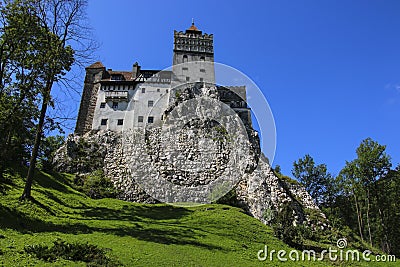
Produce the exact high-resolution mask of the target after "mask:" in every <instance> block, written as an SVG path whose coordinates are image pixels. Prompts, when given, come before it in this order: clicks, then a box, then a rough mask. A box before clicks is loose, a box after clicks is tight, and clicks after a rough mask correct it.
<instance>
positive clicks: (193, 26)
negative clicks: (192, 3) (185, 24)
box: [187, 18, 201, 32]
mask: <svg viewBox="0 0 400 267" xmlns="http://www.w3.org/2000/svg"><path fill="white" fill-rule="evenodd" d="M187 31H194V32H201V31H200V30H199V29H198V28H197V27H196V26H195V25H194V18H192V26H190V28H189V29H187Z"/></svg>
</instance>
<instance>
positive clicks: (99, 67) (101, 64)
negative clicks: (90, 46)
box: [86, 61, 105, 69]
mask: <svg viewBox="0 0 400 267" xmlns="http://www.w3.org/2000/svg"><path fill="white" fill-rule="evenodd" d="M86 68H87V69H101V68H105V67H104V65H103V63H101V62H100V61H97V62H96V63H93V64H92V65H90V66H89V67H86Z"/></svg>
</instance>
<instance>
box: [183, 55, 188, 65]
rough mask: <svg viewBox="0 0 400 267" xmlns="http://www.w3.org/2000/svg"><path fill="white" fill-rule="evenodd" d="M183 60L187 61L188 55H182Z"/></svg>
mask: <svg viewBox="0 0 400 267" xmlns="http://www.w3.org/2000/svg"><path fill="white" fill-rule="evenodd" d="M185 62H188V56H187V55H184V56H183V63H185Z"/></svg>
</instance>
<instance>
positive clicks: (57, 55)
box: [15, 0, 88, 199]
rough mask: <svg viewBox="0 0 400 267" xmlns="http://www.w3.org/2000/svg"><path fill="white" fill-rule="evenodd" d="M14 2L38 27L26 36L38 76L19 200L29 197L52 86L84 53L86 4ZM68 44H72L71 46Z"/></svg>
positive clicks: (49, 0)
mask: <svg viewBox="0 0 400 267" xmlns="http://www.w3.org/2000/svg"><path fill="white" fill-rule="evenodd" d="M15 2H18V4H20V5H23V6H24V5H28V6H31V7H32V8H31V9H29V12H28V13H27V14H26V16H32V17H34V18H36V19H37V20H38V23H37V25H36V26H35V27H37V28H38V29H39V30H38V32H37V33H36V34H35V35H34V36H30V38H31V39H32V40H36V46H37V47H38V49H37V54H36V57H35V60H36V63H37V65H35V68H34V69H35V70H36V71H38V72H39V74H40V75H39V78H40V79H38V81H39V86H38V88H39V96H40V105H39V109H40V113H39V117H38V120H37V125H36V133H35V141H34V144H33V147H32V153H31V158H30V161H29V170H28V175H27V178H26V184H25V188H24V192H23V194H22V196H21V199H30V198H31V187H32V182H33V176H34V171H35V167H36V160H37V157H38V155H39V148H40V143H41V140H42V138H43V129H44V126H45V121H46V113H47V109H48V107H49V106H53V105H54V102H53V99H52V97H51V91H52V88H53V85H54V84H55V83H56V82H59V81H61V80H62V79H63V78H64V77H65V75H66V73H67V72H68V71H69V70H70V68H71V66H72V64H73V63H74V61H75V59H76V58H77V57H80V56H82V55H84V53H83V54H82V53H80V52H82V50H80V49H79V48H82V46H80V45H81V44H82V43H84V40H85V38H83V36H82V35H81V34H82V29H83V27H82V26H81V25H82V24H81V22H82V19H84V18H85V17H84V14H83V11H84V9H85V6H86V5H87V1H86V0H69V1H63V0H25V1H22V0H21V1H15ZM71 45H74V47H75V49H73V48H72V46H71ZM83 48H85V47H83ZM86 48H87V47H86ZM83 51H88V50H83ZM76 52H78V53H76ZM37 66H39V68H37Z"/></svg>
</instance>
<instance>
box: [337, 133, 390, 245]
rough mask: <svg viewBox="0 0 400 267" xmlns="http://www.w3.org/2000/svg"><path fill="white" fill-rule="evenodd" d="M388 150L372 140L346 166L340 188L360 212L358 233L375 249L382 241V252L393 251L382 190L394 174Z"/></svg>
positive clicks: (364, 144)
mask: <svg viewBox="0 0 400 267" xmlns="http://www.w3.org/2000/svg"><path fill="white" fill-rule="evenodd" d="M385 150H386V146H384V145H380V144H379V143H377V142H376V141H373V140H372V139H371V138H367V139H365V140H363V141H362V142H361V144H360V146H359V147H358V148H357V150H356V153H357V158H356V159H354V160H353V161H350V162H346V166H345V167H344V168H343V170H342V171H341V172H340V175H339V176H340V179H339V180H340V184H341V185H342V186H343V188H344V191H345V193H346V194H348V195H349V197H351V198H353V201H354V205H355V208H356V216H357V222H358V231H359V233H360V236H361V238H362V239H364V236H367V237H368V241H369V243H370V244H371V245H373V244H374V243H375V244H376V242H374V241H373V240H377V241H378V240H379V241H378V243H380V244H382V249H383V250H384V251H386V252H388V251H390V244H389V236H388V227H387V222H386V221H387V219H386V217H385V215H384V213H383V208H382V207H383V206H384V204H385V202H384V201H383V199H382V195H384V192H383V191H382V190H381V189H380V188H379V183H380V181H383V180H384V179H385V177H387V176H388V174H389V173H390V168H391V160H390V157H389V156H388V155H387V154H386V152H385Z"/></svg>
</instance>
